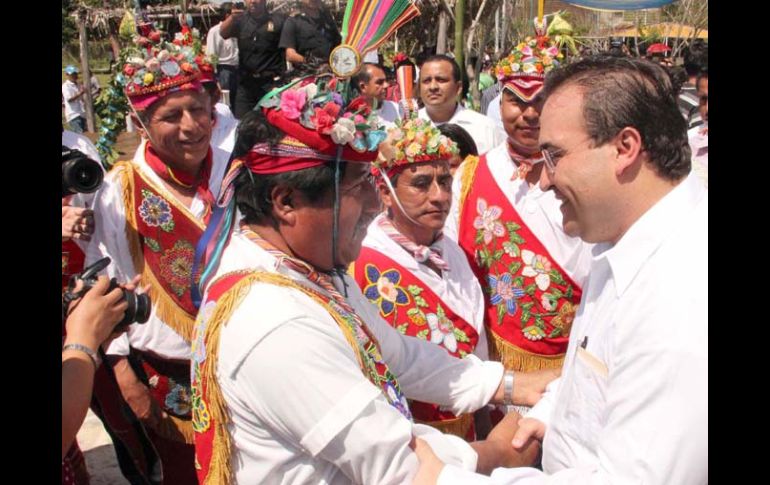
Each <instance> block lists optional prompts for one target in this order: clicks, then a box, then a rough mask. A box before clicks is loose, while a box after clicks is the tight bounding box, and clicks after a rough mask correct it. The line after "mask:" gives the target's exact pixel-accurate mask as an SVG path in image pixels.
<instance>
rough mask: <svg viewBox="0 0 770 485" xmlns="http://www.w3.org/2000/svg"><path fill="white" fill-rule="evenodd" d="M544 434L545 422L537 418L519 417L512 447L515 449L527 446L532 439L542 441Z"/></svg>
mask: <svg viewBox="0 0 770 485" xmlns="http://www.w3.org/2000/svg"><path fill="white" fill-rule="evenodd" d="M543 436H545V423H543V422H542V421H540V420H539V419H534V418H521V419H520V420H519V429H517V430H516V434H514V435H513V447H514V448H516V449H517V450H521V449H522V448H524V447H526V446H529V443H530V442H532V441H533V440H537V441H539V442H540V443H542V442H543Z"/></svg>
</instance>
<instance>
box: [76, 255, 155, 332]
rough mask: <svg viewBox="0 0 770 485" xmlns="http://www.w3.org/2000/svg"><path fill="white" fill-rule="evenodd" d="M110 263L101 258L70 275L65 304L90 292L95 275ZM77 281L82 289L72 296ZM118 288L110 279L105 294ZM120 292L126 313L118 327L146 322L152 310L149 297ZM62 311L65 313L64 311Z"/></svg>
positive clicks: (108, 260)
mask: <svg viewBox="0 0 770 485" xmlns="http://www.w3.org/2000/svg"><path fill="white" fill-rule="evenodd" d="M110 262H111V260H110V258H102V259H100V260H99V261H97V262H95V263H94V264H92V265H91V266H89V267H87V268H85V269H84V270H83V271H82V272H81V273H79V274H76V275H72V277H71V278H70V282H69V288H68V291H67V294H66V295H65V303H66V304H69V301H72V300H74V299H75V298H77V297H78V296H79V295H83V294H85V293H86V292H87V291H88V290H90V289H91V288H92V287H93V286H94V285H95V284H96V280H97V278H98V276H97V274H98V273H99V272H100V271H101V270H103V269H104V268H106V267H107V265H109V264H110ZM78 280H80V281H82V282H83V287H82V288H81V290H80V291H79V294H78V295H73V294H72V292H73V290H74V289H75V286H76V285H77V282H78ZM119 287H120V285H119V284H118V281H117V280H116V279H115V278H112V279H111V280H110V286H109V288H108V290H107V292H108V293H109V292H110V291H112V290H114V289H115V288H119ZM121 291H122V292H123V300H125V301H126V303H128V308H126V313H125V314H124V315H123V320H121V321H120V323H118V326H120V325H130V324H132V323H145V322H147V320H148V319H149V318H150V310H151V309H152V304H151V303H150V297H149V296H147V295H140V294H136V293H134V292H133V291H128V290H125V289H121ZM64 310H65V311H66V309H64Z"/></svg>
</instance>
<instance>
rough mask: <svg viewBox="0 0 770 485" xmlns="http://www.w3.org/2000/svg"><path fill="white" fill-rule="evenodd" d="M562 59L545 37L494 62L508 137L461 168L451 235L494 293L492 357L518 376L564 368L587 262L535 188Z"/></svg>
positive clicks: (547, 195) (489, 318) (585, 251)
mask: <svg viewBox="0 0 770 485" xmlns="http://www.w3.org/2000/svg"><path fill="white" fill-rule="evenodd" d="M560 56H561V54H560V53H559V51H558V49H557V48H556V47H555V46H549V45H548V43H547V38H543V37H539V38H538V39H526V40H525V41H524V42H522V43H520V44H519V45H518V46H517V47H515V48H514V50H513V52H512V53H511V55H509V56H508V57H506V58H504V59H502V60H501V61H500V62H499V63H498V65H497V67H496V73H497V75H498V77H499V78H500V81H501V83H502V84H503V85H504V88H503V93H502V98H501V99H502V101H501V110H502V113H503V124H504V126H505V131H506V134H507V135H508V139H507V140H506V141H505V142H504V143H502V144H500V145H499V146H497V147H495V148H494V149H493V150H491V151H490V152H489V153H487V154H486V155H484V156H482V157H481V158H479V159H471V160H469V161H467V162H465V163H463V164H462V165H460V167H459V169H458V170H457V172H456V173H455V179H454V184H453V187H452V198H453V201H452V209H451V212H450V215H449V218H448V220H447V227H446V229H445V234H446V235H447V236H448V237H450V238H453V239H455V240H457V242H458V243H459V244H460V246H461V247H462V248H463V250H464V251H465V253H466V255H467V257H468V259H469V261H470V262H471V266H472V267H473V269H474V272H475V273H476V275H477V277H478V279H479V281H480V283H481V285H482V287H483V288H484V290H485V291H486V292H487V295H489V297H488V300H487V308H486V320H485V324H486V328H487V335H488V337H489V341H490V357H491V358H492V359H495V360H498V359H499V360H500V361H501V362H502V363H503V365H505V368H506V369H514V370H517V371H521V370H532V369H543V368H560V367H561V364H562V362H563V359H564V351H565V350H566V348H567V342H568V337H569V333H570V326H571V324H572V319H573V317H574V314H575V310H576V308H577V305H578V303H579V302H580V294H581V290H580V289H581V287H582V283H583V280H584V279H585V277H586V275H587V270H588V265H589V263H590V257H591V254H590V245H586V244H585V243H583V242H582V241H581V240H580V239H579V238H574V237H570V236H568V235H566V234H565V233H564V231H563V229H562V216H561V213H560V212H559V202H558V201H557V200H556V198H555V197H554V195H553V193H551V192H543V191H542V190H540V188H539V187H538V186H537V181H538V178H539V176H540V171H541V170H542V167H543V165H542V163H541V162H542V155H541V152H540V149H539V146H538V134H539V130H540V121H539V117H540V110H541V109H542V97H541V96H540V92H541V90H542V87H543V79H544V77H545V73H546V72H548V71H550V70H551V69H552V68H553V67H554V66H556V65H557V64H558V62H559V61H558V59H560Z"/></svg>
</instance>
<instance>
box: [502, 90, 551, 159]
mask: <svg viewBox="0 0 770 485" xmlns="http://www.w3.org/2000/svg"><path fill="white" fill-rule="evenodd" d="M542 110H543V99H542V97H541V96H539V95H538V96H536V97H535V98H534V99H533V100H532V102H531V103H527V102H525V101H523V100H522V99H521V98H519V97H518V96H516V95H515V94H514V93H512V92H511V91H510V90H508V89H505V90H503V94H502V96H500V117H501V119H502V121H503V127H504V128H505V133H506V134H507V135H508V141H509V142H510V143H511V145H513V146H514V148H516V151H518V152H519V153H521V154H522V155H532V154H534V153H535V152H537V151H538V150H539V149H540V147H539V143H538V138H539V136H540V112H541V111H542Z"/></svg>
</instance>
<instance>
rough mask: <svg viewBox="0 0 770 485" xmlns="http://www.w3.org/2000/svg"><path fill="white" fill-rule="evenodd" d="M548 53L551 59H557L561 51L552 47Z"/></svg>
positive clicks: (547, 50)
mask: <svg viewBox="0 0 770 485" xmlns="http://www.w3.org/2000/svg"><path fill="white" fill-rule="evenodd" d="M546 52H547V53H548V55H549V56H551V57H556V56H557V55H558V54H559V49H558V48H557V47H556V46H551V47H549V48H548V49H546Z"/></svg>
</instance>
